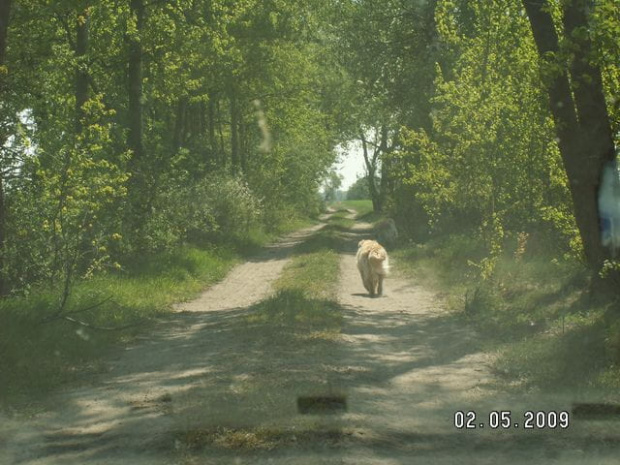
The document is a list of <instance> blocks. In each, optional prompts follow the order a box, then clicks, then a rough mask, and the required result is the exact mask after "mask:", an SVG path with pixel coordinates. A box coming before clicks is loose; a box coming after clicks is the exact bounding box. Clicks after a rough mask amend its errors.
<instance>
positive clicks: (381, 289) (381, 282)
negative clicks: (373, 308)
mask: <svg viewBox="0 0 620 465" xmlns="http://www.w3.org/2000/svg"><path fill="white" fill-rule="evenodd" d="M377 294H379V295H383V275H379V286H378V289H377Z"/></svg>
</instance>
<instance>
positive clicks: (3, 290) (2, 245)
mask: <svg viewBox="0 0 620 465" xmlns="http://www.w3.org/2000/svg"><path fill="white" fill-rule="evenodd" d="M10 12H11V0H0V67H2V66H5V62H6V43H7V34H8V31H9V14H10ZM6 91H7V81H6V74H5V73H4V72H0V101H3V100H4V96H5V95H6ZM6 137H7V135H6V134H0V150H1V148H2V147H4V143H5V141H6ZM3 162H4V160H2V163H0V295H1V296H5V295H6V294H7V292H8V285H7V282H6V270H5V269H4V268H5V266H6V263H5V260H4V255H5V250H6V222H7V218H6V215H7V211H6V204H5V198H4V175H3V174H2V173H3V168H4V163H3Z"/></svg>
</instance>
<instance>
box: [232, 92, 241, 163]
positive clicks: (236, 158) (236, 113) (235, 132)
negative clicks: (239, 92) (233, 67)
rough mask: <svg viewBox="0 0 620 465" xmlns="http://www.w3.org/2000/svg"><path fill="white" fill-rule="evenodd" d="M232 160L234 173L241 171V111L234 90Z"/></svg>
mask: <svg viewBox="0 0 620 465" xmlns="http://www.w3.org/2000/svg"><path fill="white" fill-rule="evenodd" d="M230 159H231V163H232V170H233V172H237V171H238V169H239V111H238V109H237V96H236V95H235V91H234V89H233V90H232V91H231V93H230Z"/></svg>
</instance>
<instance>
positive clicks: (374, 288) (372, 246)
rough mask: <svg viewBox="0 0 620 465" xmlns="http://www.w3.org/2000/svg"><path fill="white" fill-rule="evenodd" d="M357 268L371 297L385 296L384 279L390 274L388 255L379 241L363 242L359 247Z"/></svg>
mask: <svg viewBox="0 0 620 465" xmlns="http://www.w3.org/2000/svg"><path fill="white" fill-rule="evenodd" d="M357 246H358V249H357V268H358V269H359V270H360V274H361V275H362V282H363V283H364V287H365V288H366V290H367V291H368V292H369V293H370V295H371V297H374V296H375V295H381V294H383V278H385V276H386V275H387V274H388V271H389V262H388V254H387V252H386V251H385V249H384V248H383V247H382V246H381V244H379V243H378V242H377V241H370V240H363V241H360V242H359V244H358V245H357Z"/></svg>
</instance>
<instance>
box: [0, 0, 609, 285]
mask: <svg viewBox="0 0 620 465" xmlns="http://www.w3.org/2000/svg"><path fill="white" fill-rule="evenodd" d="M0 19H1V22H0V98H1V102H2V104H1V106H0V140H1V141H2V145H1V147H2V154H1V157H0V168H1V171H0V173H1V176H0V258H1V262H0V265H1V268H2V270H1V272H2V280H1V286H0V290H1V291H2V293H5V294H6V293H7V292H10V291H20V290H24V289H26V288H27V287H28V286H30V285H33V284H35V283H45V282H50V283H58V282H65V283H67V282H68V281H70V280H71V279H74V278H75V277H77V276H88V275H89V274H91V273H93V272H95V271H96V270H103V269H107V268H109V267H115V266H119V265H118V263H117V262H122V260H123V259H126V258H127V257H129V256H131V254H135V253H138V252H148V251H156V250H161V249H165V248H170V247H175V246H177V245H179V244H181V243H184V242H187V241H198V242H200V243H201V244H209V243H211V242H213V241H217V240H220V239H221V238H224V237H226V238H230V237H232V236H235V235H238V236H242V235H244V234H247V232H248V230H249V228H250V227H251V226H252V225H253V224H262V225H267V226H270V227H274V226H276V225H277V224H278V222H279V221H280V220H281V219H282V218H286V217H288V216H290V212H292V211H298V212H302V213H304V214H307V213H312V212H315V211H317V210H318V208H319V205H318V202H319V196H318V195H317V192H318V190H319V188H320V186H321V184H322V182H323V180H324V178H325V176H326V175H327V173H328V172H329V167H330V166H331V165H332V163H333V162H334V160H335V151H334V149H335V147H337V146H338V144H340V143H343V142H347V141H350V140H361V142H362V146H363V147H364V148H365V152H366V161H367V166H366V168H367V172H368V178H367V185H368V188H369V193H370V195H371V196H372V198H373V202H374V205H375V208H376V209H377V210H383V211H385V212H389V213H391V214H392V215H393V216H395V217H396V218H401V219H400V222H401V223H402V226H404V228H405V229H406V230H408V231H409V233H411V234H414V236H415V238H417V239H424V238H425V237H428V235H429V234H438V233H441V232H446V231H455V230H456V231H460V232H465V231H468V232H472V233H474V234H478V233H479V234H480V235H481V237H483V238H484V240H485V241H486V244H487V245H488V252H489V257H488V259H487V260H486V261H485V262H484V263H483V265H484V267H486V268H485V269H486V270H487V272H489V273H490V272H492V267H493V256H494V255H496V254H497V253H498V251H499V250H501V246H502V242H503V240H504V239H505V237H507V236H510V235H511V234H516V233H518V232H521V231H527V232H530V233H535V234H539V235H540V236H541V237H543V238H547V239H552V240H553V243H554V244H557V245H558V246H559V249H560V250H559V251H561V252H566V251H572V252H574V253H576V254H583V255H584V256H585V257H586V258H587V259H588V261H589V263H590V265H592V266H593V267H594V268H596V267H598V266H600V264H601V263H602V260H603V259H604V258H606V257H607V252H606V251H605V250H603V249H602V248H601V247H600V241H599V240H598V235H597V231H598V216H597V215H598V214H597V211H596V192H597V189H598V184H599V176H600V173H599V171H600V168H601V166H603V164H604V162H606V161H608V160H610V159H613V156H614V154H613V144H614V142H616V143H617V137H618V136H617V135H618V129H619V128H620V122H619V121H620V104H619V103H618V102H619V101H620V100H619V99H618V98H617V97H616V96H617V95H618V93H619V91H620V67H619V65H618V63H620V47H619V42H618V41H619V39H618V37H620V33H619V32H620V18H619V17H618V9H617V5H616V3H615V1H614V0H601V1H599V2H593V1H589V0H563V1H560V0H557V1H556V0H549V1H547V2H544V1H534V0H531V1H529V0H527V1H526V0H524V1H520V0H499V1H493V2H468V1H466V0H427V1H418V2H400V1H395V0H382V1H370V0H347V1H319V0H298V1H294V2H290V1H284V0H269V1H259V0H243V1H232V0H216V1H203V0H174V1H167V2H163V1H154V2H145V1H144V0H127V1H124V2H122V1H121V2H95V1H90V0H80V1H49V0H13V1H7V0H3V1H2V2H0ZM556 31H557V36H555V38H554V37H553V34H556ZM545 34H546V35H545ZM549 34H552V35H549ZM550 37H551V39H550ZM545 40H546V41H547V42H545ZM558 102H563V103H562V105H563V106H562V105H560V104H559V103H558ZM592 104H594V107H595V108H594V109H593V108H592ZM560 110H561V111H560ZM569 110H570V111H569ZM571 125H572V126H571ZM597 131H598V132H597ZM601 134H602V136H601ZM567 137H568V138H567ZM613 138H615V139H616V140H615V141H614V140H613ZM595 142H596V143H595ZM593 144H594V145H595V147H593ZM592 152H593V153H592ZM586 168H587V169H586ZM484 267H483V268H484Z"/></svg>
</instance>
